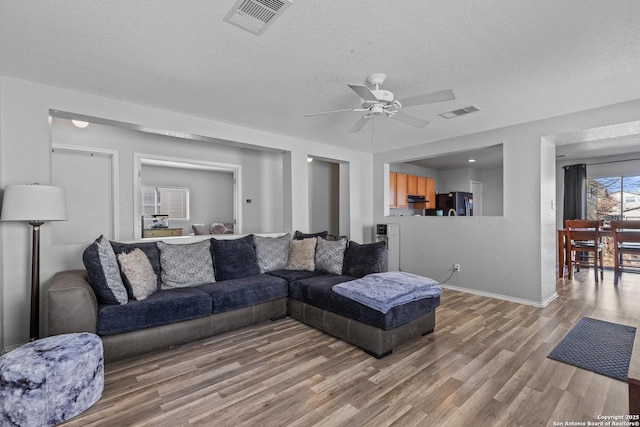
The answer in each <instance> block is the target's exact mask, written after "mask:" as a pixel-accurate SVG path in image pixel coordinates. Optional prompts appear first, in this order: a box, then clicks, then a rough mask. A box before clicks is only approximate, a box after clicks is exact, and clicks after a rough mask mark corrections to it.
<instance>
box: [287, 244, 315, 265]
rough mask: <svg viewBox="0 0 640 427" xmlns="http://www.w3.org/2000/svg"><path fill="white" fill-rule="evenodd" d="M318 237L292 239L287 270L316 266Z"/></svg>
mask: <svg viewBox="0 0 640 427" xmlns="http://www.w3.org/2000/svg"><path fill="white" fill-rule="evenodd" d="M317 240H318V239H317V238H316V237H312V238H310V239H302V240H292V241H290V242H289V259H288V260H287V266H286V267H285V268H286V269H287V270H308V271H313V270H315V268H316V263H315V256H316V241H317Z"/></svg>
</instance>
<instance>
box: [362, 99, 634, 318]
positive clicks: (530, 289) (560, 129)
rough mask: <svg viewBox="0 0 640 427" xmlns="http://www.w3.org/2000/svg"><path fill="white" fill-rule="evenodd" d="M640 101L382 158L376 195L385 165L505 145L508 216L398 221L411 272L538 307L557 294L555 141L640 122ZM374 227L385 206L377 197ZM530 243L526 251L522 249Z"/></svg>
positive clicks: (377, 158) (403, 260) (404, 263)
mask: <svg viewBox="0 0 640 427" xmlns="http://www.w3.org/2000/svg"><path fill="white" fill-rule="evenodd" d="M638 108H640V100H637V101H632V102H627V103H622V104H617V105H613V106H608V107H602V108H598V109H594V110H589V111H585V112H581V113H576V114H570V115H566V116H561V117H556V118H552V119H547V120H542V121H538V122H533V123H527V124H523V125H518V126H512V127H508V128H502V129H496V130H492V131H487V132H482V133H478V134H473V135H468V136H462V137H459V138H452V139H449V140H443V141H437V142H433V143H428V144H423V145H419V146H415V147H410V148H405V149H399V150H393V151H389V152H385V153H379V154H376V155H374V160H373V162H374V163H373V168H374V177H373V180H374V182H373V184H374V188H380V187H382V186H383V185H384V182H385V181H384V163H387V162H402V161H406V160H408V159H415V158H421V157H430V156H435V155H441V154H445V153H447V152H449V151H451V148H452V147H455V150H456V151H459V150H465V149H473V148H480V147H487V146H492V145H495V144H497V143H504V166H503V167H504V170H503V173H504V213H503V216H482V217H473V218H468V217H465V218H463V217H446V218H438V217H415V218H414V217H395V218H394V222H398V223H399V224H400V265H401V268H402V269H403V270H404V271H408V272H412V273H417V274H423V275H426V276H429V277H432V278H434V279H436V280H438V281H443V280H445V279H446V278H447V277H448V276H449V274H450V272H451V267H452V265H453V263H460V264H461V267H462V271H461V272H460V273H456V274H455V275H454V276H453V277H452V278H451V279H450V280H449V281H448V282H447V286H451V287H453V288H460V289H464V290H467V291H469V292H475V293H478V294H483V295H489V296H496V297H500V298H504V299H509V300H513V301H518V302H523V303H527V304H532V305H536V306H543V305H546V304H548V303H549V302H550V301H551V300H553V299H554V298H555V297H556V294H555V277H556V272H555V252H556V248H555V241H556V237H555V236H556V234H555V223H556V221H555V218H556V209H555V207H556V206H557V203H556V192H555V185H556V184H555V182H556V181H555V149H554V147H553V146H552V145H551V144H550V143H547V142H546V141H545V142H543V141H542V138H543V137H545V136H547V135H553V134H558V133H565V132H569V131H576V130H581V129H588V128H594V127H599V126H605V125H610V124H616V123H625V122H629V121H632V120H635V119H637V110H638ZM373 202H374V220H375V221H376V222H383V221H384V202H383V196H382V195H381V194H380V192H374V200H373ZM522 242H526V245H524V244H522Z"/></svg>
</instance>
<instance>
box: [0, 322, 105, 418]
mask: <svg viewBox="0 0 640 427" xmlns="http://www.w3.org/2000/svg"><path fill="white" fill-rule="evenodd" d="M103 388H104V359H103V350H102V341H101V340H100V338H99V337H98V336H97V335H95V334H90V333H79V334H64V335H55V336H52V337H48V338H43V339H40V340H36V341H33V342H30V343H28V344H25V345H23V346H21V347H18V348H16V349H15V350H12V351H10V352H8V353H7V354H5V355H3V356H2V357H0V426H7V425H11V426H14V425H18V426H38V427H40V426H51V425H55V424H58V423H61V422H62V421H65V420H68V419H69V418H71V417H74V416H76V415H78V414H79V413H81V412H82V411H84V410H85V409H87V408H89V407H90V406H91V405H93V404H94V403H96V402H97V401H98V399H100V397H101V396H102V390H103Z"/></svg>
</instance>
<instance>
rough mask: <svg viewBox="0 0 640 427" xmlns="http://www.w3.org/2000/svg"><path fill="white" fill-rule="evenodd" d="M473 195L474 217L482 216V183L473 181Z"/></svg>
mask: <svg viewBox="0 0 640 427" xmlns="http://www.w3.org/2000/svg"><path fill="white" fill-rule="evenodd" d="M470 191H471V193H473V216H482V183H481V182H480V181H471V190H470Z"/></svg>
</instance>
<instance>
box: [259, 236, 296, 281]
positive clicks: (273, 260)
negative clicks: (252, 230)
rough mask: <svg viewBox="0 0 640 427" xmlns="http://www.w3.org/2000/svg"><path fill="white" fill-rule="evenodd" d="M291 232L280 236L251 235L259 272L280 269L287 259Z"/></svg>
mask: <svg viewBox="0 0 640 427" xmlns="http://www.w3.org/2000/svg"><path fill="white" fill-rule="evenodd" d="M290 240H291V234H289V233H287V234H285V235H284V236H280V237H262V236H253V245H254V246H255V248H256V257H257V258H258V267H259V268H260V273H266V272H267V271H274V270H282V269H283V268H285V267H286V266H287V260H288V259H289V241H290Z"/></svg>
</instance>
